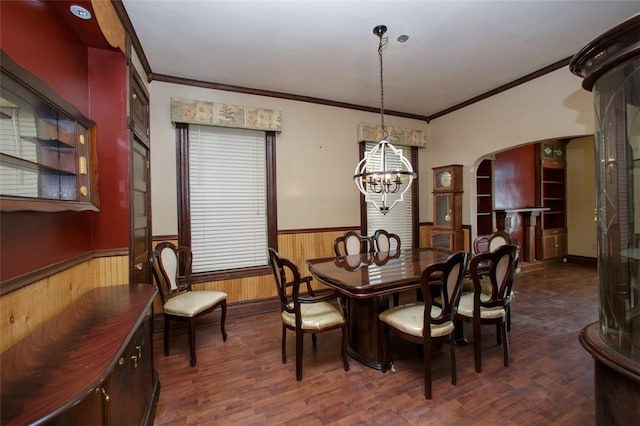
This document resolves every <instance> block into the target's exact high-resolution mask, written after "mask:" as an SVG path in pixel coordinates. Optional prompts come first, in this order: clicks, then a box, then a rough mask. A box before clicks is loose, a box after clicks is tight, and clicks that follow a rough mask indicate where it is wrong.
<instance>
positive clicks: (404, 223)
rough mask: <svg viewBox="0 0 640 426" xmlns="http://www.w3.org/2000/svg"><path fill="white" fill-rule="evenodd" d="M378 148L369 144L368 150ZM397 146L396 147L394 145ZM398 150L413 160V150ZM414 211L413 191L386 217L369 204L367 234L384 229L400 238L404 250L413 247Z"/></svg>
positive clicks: (392, 165)
mask: <svg viewBox="0 0 640 426" xmlns="http://www.w3.org/2000/svg"><path fill="white" fill-rule="evenodd" d="M375 146H376V144H375V143H369V142H367V145H366V150H367V152H370V151H371V150H372V149H373V148H374V147H375ZM394 146H395V145H394ZM395 147H396V148H398V149H402V155H404V156H405V157H406V158H407V159H408V160H409V161H412V158H411V148H410V147H406V146H395ZM379 166H380V165H379V164H374V167H379ZM396 167H397V168H400V165H399V164H398V165H395V164H390V165H389V168H391V169H395V168H396ZM412 211H413V197H412V196H411V189H409V190H408V191H407V192H405V193H404V200H403V201H400V202H399V203H398V204H396V205H395V207H394V208H392V209H391V210H390V211H389V212H388V213H387V214H386V215H383V214H382V213H380V212H379V211H378V210H377V209H376V208H375V207H373V205H372V204H371V203H367V234H368V235H370V236H373V233H374V232H375V231H376V230H377V229H384V230H385V231H387V232H390V233H392V234H397V235H398V236H399V237H400V242H401V247H402V248H403V249H406V248H412V247H413V224H412V223H411V220H412Z"/></svg>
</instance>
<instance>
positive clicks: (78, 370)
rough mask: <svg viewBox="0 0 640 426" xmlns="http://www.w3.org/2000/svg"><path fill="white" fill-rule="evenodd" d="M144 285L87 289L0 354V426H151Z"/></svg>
mask: <svg viewBox="0 0 640 426" xmlns="http://www.w3.org/2000/svg"><path fill="white" fill-rule="evenodd" d="M156 292H157V290H156V289H155V287H154V286H152V285H150V284H134V285H122V286H113V287H102V288H98V289H95V290H92V291H90V292H88V293H86V294H85V295H84V296H82V297H81V298H80V299H79V300H78V301H76V302H75V303H73V304H72V305H71V306H70V307H69V308H67V309H66V310H65V311H63V312H62V313H60V314H59V315H57V316H56V317H54V318H52V319H51V320H50V321H49V322H48V323H47V324H45V325H44V326H42V327H41V328H39V329H37V330H36V331H34V332H33V333H32V334H30V335H29V336H27V337H26V338H25V339H23V340H22V341H21V342H19V343H17V344H16V345H14V346H12V347H11V348H9V349H7V350H6V351H5V352H4V353H2V355H0V361H1V363H2V372H1V374H2V393H1V395H0V398H1V399H0V404H1V419H0V423H1V424H2V425H3V426H6V425H19V424H47V425H88V424H90V425H118V426H120V425H152V424H153V420H154V417H155V407H156V404H157V401H158V396H159V392H160V382H159V380H158V375H157V373H156V372H155V369H154V367H153V342H152V327H151V324H152V306H153V299H154V297H155V294H156Z"/></svg>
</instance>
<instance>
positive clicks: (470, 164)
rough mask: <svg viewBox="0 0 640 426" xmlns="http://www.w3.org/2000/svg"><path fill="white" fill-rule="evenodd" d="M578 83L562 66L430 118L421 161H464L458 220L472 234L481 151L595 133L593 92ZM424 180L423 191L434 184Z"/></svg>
mask: <svg viewBox="0 0 640 426" xmlns="http://www.w3.org/2000/svg"><path fill="white" fill-rule="evenodd" d="M581 83H582V79H580V78H578V77H575V76H574V75H573V74H571V72H570V71H569V69H568V67H564V68H561V69H559V70H557V71H554V72H552V73H549V74H546V75H544V76H542V77H540V78H537V79H536V80H533V81H530V82H528V83H525V84H522V85H520V86H517V87H515V88H513V89H510V90H508V91H506V92H503V93H500V94H498V95H495V96H493V97H491V98H489V99H485V100H483V101H481V102H477V103H475V104H473V105H470V106H468V107H466V108H463V109H461V110H459V111H456V112H453V113H451V114H447V115H445V116H444V117H441V118H438V119H436V120H433V121H432V122H431V123H429V128H428V137H429V147H428V149H427V154H428V158H425V159H424V160H425V162H426V164H425V165H424V166H423V164H422V163H421V164H420V167H425V168H426V167H433V166H437V165H445V164H451V163H457V164H463V165H464V166H465V167H464V195H463V212H462V223H464V224H470V225H471V226H472V228H473V231H472V237H474V236H475V217H474V216H473V215H474V214H475V201H472V200H475V195H476V189H475V185H474V183H475V167H476V166H477V165H478V164H479V162H480V160H481V159H482V158H483V157H485V156H487V155H489V154H492V153H496V152H500V151H503V150H505V149H508V148H512V147H515V146H519V145H523V144H527V143H531V142H536V141H540V140H544V139H550V138H565V137H571V136H582V135H589V134H593V129H594V120H593V96H592V94H591V93H590V92H587V91H585V90H584V89H582V87H581ZM422 160H423V159H422V158H421V161H422ZM423 183H424V182H423ZM427 183H428V185H429V188H428V189H425V188H424V187H423V188H422V193H423V194H428V193H430V191H431V190H432V189H431V186H430V185H431V182H430V181H429V182H427ZM427 206H430V199H429V197H423V198H421V200H420V208H421V209H424V208H427ZM430 217H431V215H429V218H430ZM569 254H571V253H569Z"/></svg>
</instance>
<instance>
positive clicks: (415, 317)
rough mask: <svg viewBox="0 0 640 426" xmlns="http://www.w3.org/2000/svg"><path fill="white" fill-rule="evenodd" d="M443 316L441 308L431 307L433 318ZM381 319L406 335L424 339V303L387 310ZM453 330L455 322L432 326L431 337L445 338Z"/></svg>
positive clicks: (381, 315)
mask: <svg viewBox="0 0 640 426" xmlns="http://www.w3.org/2000/svg"><path fill="white" fill-rule="evenodd" d="M441 314H442V309H440V307H438V306H435V305H433V306H431V318H438V317H439V316H440V315H441ZM379 319H380V321H384V322H385V323H387V324H389V325H390V326H391V327H393V328H395V329H397V330H400V331H402V332H404V333H407V334H411V335H412V336H416V337H422V329H423V324H424V303H411V304H408V305H402V306H396V307H394V308H391V309H387V310H386V311H384V312H382V313H381V314H380V316H379ZM453 329H454V324H453V321H447V322H445V323H442V324H431V336H432V337H438V336H445V335H447V334H450V333H452V332H453Z"/></svg>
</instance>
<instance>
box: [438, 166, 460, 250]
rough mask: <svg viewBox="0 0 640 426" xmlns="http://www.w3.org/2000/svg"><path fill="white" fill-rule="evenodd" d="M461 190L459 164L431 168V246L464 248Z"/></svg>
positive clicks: (451, 248)
mask: <svg viewBox="0 0 640 426" xmlns="http://www.w3.org/2000/svg"><path fill="white" fill-rule="evenodd" d="M462 192H463V191H462V166H461V165H458V164H452V165H450V166H443V167H435V168H434V169H433V228H432V230H431V246H432V247H438V248H446V249H449V250H464V241H463V235H462Z"/></svg>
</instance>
